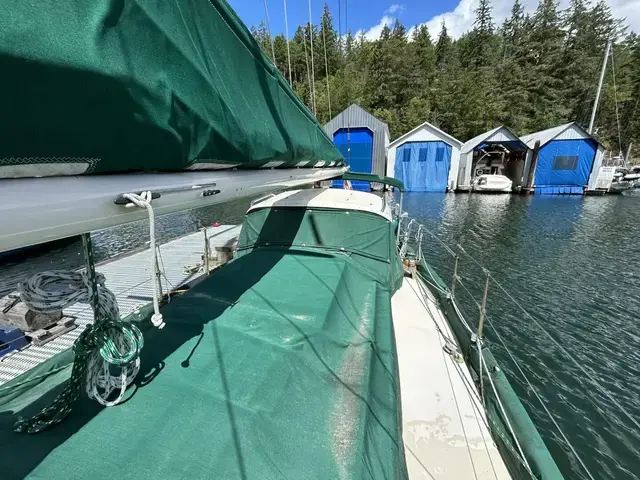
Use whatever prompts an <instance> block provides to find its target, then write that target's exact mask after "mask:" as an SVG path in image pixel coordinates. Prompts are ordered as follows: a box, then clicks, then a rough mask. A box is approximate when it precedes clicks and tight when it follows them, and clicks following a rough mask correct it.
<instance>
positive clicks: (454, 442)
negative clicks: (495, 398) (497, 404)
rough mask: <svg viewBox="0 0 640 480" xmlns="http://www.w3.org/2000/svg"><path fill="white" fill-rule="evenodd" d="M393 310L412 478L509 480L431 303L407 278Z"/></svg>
mask: <svg viewBox="0 0 640 480" xmlns="http://www.w3.org/2000/svg"><path fill="white" fill-rule="evenodd" d="M391 305H392V311H393V325H394V329H395V334H396V344H397V352H398V365H399V373H400V390H401V398H402V422H403V426H402V430H403V440H404V446H405V456H406V460H407V468H408V471H409V478H411V479H425V478H426V479H451V480H461V479H507V478H510V476H509V473H508V471H507V469H506V466H505V465H504V462H503V460H502V458H501V456H500V453H499V452H498V450H497V448H496V446H495V444H494V443H493V440H492V438H491V434H490V433H489V429H488V427H487V423H486V422H487V420H486V417H485V414H484V410H483V408H482V404H481V401H480V398H479V396H478V393H477V390H476V388H475V386H474V384H473V380H472V378H471V374H470V372H469V370H468V368H467V366H466V365H465V363H464V362H462V363H459V362H458V361H456V360H455V359H454V357H453V356H452V355H450V354H449V353H447V352H446V351H445V350H444V346H445V344H446V343H450V344H453V345H456V346H457V343H456V341H455V339H454V336H453V332H452V331H451V329H450V328H449V324H448V323H447V321H446V319H445V318H444V316H443V314H442V312H441V310H440V309H439V307H438V306H437V303H436V300H435V298H434V297H433V296H432V295H431V293H430V292H428V290H426V289H425V288H424V287H423V286H422V285H421V284H419V283H418V282H417V281H416V280H414V279H412V278H405V279H404V281H403V285H402V287H401V288H400V289H399V290H398V291H397V292H396V294H395V295H394V296H393V298H392V300H391Z"/></svg>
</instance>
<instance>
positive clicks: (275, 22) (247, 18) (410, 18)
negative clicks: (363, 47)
mask: <svg viewBox="0 0 640 480" xmlns="http://www.w3.org/2000/svg"><path fill="white" fill-rule="evenodd" d="M230 3H231V6H232V7H233V8H234V9H235V10H236V12H238V14H239V15H240V17H241V18H242V20H243V21H244V22H245V23H246V24H247V25H248V26H251V25H252V24H253V25H256V26H257V25H258V24H259V23H260V22H261V21H262V20H264V18H265V15H264V6H263V1H262V0H230ZM324 4H325V2H323V1H319V0H312V2H311V12H312V15H313V21H314V23H319V21H320V15H321V14H322V9H323V7H324ZM326 4H327V5H328V6H329V9H330V10H331V13H332V14H333V17H334V25H335V28H336V30H337V29H338V0H328V1H327V2H326ZM344 5H345V2H344V0H341V13H342V25H343V26H342V29H343V30H344V29H345V15H344V13H345V12H344ZM456 5H457V2H456V0H443V1H440V2H429V1H425V0H409V1H404V2H402V4H400V3H396V4H393V3H391V2H389V1H388V0H366V1H363V0H347V7H348V8H347V13H348V20H349V28H351V30H352V31H353V32H356V31H358V30H363V31H368V30H370V29H371V28H372V27H374V26H376V25H378V24H379V23H380V20H381V19H382V18H383V17H385V16H388V17H390V18H396V17H397V18H398V19H400V21H401V22H402V23H403V24H405V25H413V24H415V23H425V22H427V21H428V20H430V19H431V18H433V17H435V16H436V15H438V14H440V13H444V12H447V11H449V10H453V9H454V8H455V7H456ZM267 7H268V9H269V20H270V24H271V30H272V32H276V33H284V27H285V24H284V7H283V0H267ZM287 15H288V20H289V30H290V34H291V35H293V30H294V29H295V27H296V26H297V25H300V24H303V23H304V22H307V21H308V20H309V4H308V1H307V0H288V1H287Z"/></svg>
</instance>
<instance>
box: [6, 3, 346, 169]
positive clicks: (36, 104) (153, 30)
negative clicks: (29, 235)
mask: <svg viewBox="0 0 640 480" xmlns="http://www.w3.org/2000/svg"><path fill="white" fill-rule="evenodd" d="M0 71H2V75H1V76H0V104H1V105H2V110H3V114H2V116H0V129H1V130H2V142H0V166H7V165H19V164H30V163H65V162H79V163H83V162H88V163H90V164H91V165H92V166H91V167H90V169H89V171H88V172H87V173H103V172H118V171H133V170H147V171H149V170H157V171H175V170H180V169H183V168H186V167H189V166H190V165H192V164H193V163H203V164H204V163H216V164H231V165H235V164H239V165H240V167H248V168H254V167H258V166H260V165H263V164H265V163H267V162H272V161H276V162H284V164H283V165H282V166H283V167H290V166H292V165H299V166H313V165H319V162H340V163H342V161H343V159H342V156H341V155H340V153H339V152H338V151H337V149H336V148H335V147H334V146H333V143H332V142H331V141H330V139H329V138H328V137H327V135H326V134H325V133H324V131H323V129H322V127H321V125H320V124H319V123H318V121H317V119H315V117H313V115H312V114H311V113H310V112H309V110H308V109H307V108H306V107H305V106H304V105H303V103H302V102H301V101H300V99H299V98H298V97H297V96H296V95H295V93H294V92H293V91H292V90H291V88H290V87H289V85H288V83H287V81H286V80H285V79H284V78H283V77H282V75H281V74H280V73H279V72H278V71H277V69H275V68H274V67H273V65H272V64H271V63H270V61H269V60H268V58H267V57H266V56H265V55H264V54H263V52H262V51H261V49H260V47H259V45H258V44H257V43H256V42H255V41H254V39H253V38H252V36H251V34H250V33H249V31H248V30H247V28H246V27H245V26H244V24H243V23H242V22H241V21H240V19H239V18H238V17H237V15H236V14H235V12H233V10H232V9H231V8H230V7H229V5H228V4H227V3H226V2H225V1H224V0H211V1H209V0H184V1H172V2H167V1H165V0H121V1H114V0H59V1H55V2H53V1H42V0H5V1H4V2H3V4H2V15H0ZM304 162H307V163H304ZM325 165H326V163H325Z"/></svg>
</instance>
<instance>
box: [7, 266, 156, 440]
mask: <svg viewBox="0 0 640 480" xmlns="http://www.w3.org/2000/svg"><path fill="white" fill-rule="evenodd" d="M98 284H99V287H98V296H99V302H98V309H97V312H96V319H95V322H94V323H93V324H91V325H88V326H87V327H86V329H85V330H84V331H83V332H82V333H81V334H80V336H79V337H78V339H77V340H76V341H75V343H74V345H73V351H74V353H75V358H74V361H73V368H72V370H71V379H70V380H69V383H68V384H67V385H66V387H65V389H64V390H63V391H62V392H61V393H60V395H58V396H57V397H56V399H55V400H54V401H53V403H52V404H51V405H49V406H48V407H45V408H44V409H42V410H41V411H40V412H39V413H37V414H36V415H35V416H33V417H32V418H30V419H25V418H20V419H19V420H18V421H17V422H16V423H15V425H14V430H15V431H17V432H28V433H38V432H41V431H43V430H46V429H47V428H50V427H52V426H53V425H56V424H58V423H60V422H61V421H62V420H64V418H65V417H66V416H67V415H68V414H69V412H71V409H72V406H73V404H74V403H75V401H76V400H77V399H78V397H79V396H80V392H81V391H82V385H83V382H84V384H85V387H86V391H87V394H88V395H89V396H90V397H92V398H94V399H96V400H97V401H98V402H99V403H101V404H102V405H107V406H110V405H115V404H116V403H119V402H120V401H121V399H122V397H123V395H124V391H125V389H126V386H127V385H128V384H130V383H131V382H132V381H133V379H134V378H135V376H136V374H137V373H138V370H139V368H140V360H139V357H140V351H141V350H142V347H143V345H144V338H143V336H142V333H141V332H140V330H139V329H138V327H136V326H135V325H133V324H131V323H129V322H125V321H122V320H120V314H119V310H118V304H117V302H116V299H115V295H113V293H112V292H111V291H110V290H109V289H108V288H106V287H105V286H104V277H103V276H101V275H99V276H98ZM54 286H55V288H53V287H54ZM62 287H64V288H62ZM19 291H20V294H21V298H22V299H23V301H24V302H25V303H26V304H27V305H28V306H29V307H30V308H33V307H35V308H33V309H34V310H35V309H38V310H40V311H42V310H47V309H48V310H51V305H55V307H56V308H62V307H63V306H65V305H68V304H73V303H75V302H77V301H88V300H89V298H90V285H89V282H88V279H87V276H86V275H85V274H84V273H71V272H43V273H41V274H36V275H35V276H34V277H32V278H31V279H30V280H29V281H28V282H26V283H24V284H21V285H20V286H19ZM105 362H106V363H105ZM111 366H113V367H116V368H119V369H120V372H121V374H120V375H119V376H114V375H112V374H110V372H109V370H110V367H111ZM117 390H120V393H119V395H118V397H117V398H116V400H115V401H110V400H109V397H110V396H111V394H112V392H113V391H117Z"/></svg>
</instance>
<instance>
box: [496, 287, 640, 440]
mask: <svg viewBox="0 0 640 480" xmlns="http://www.w3.org/2000/svg"><path fill="white" fill-rule="evenodd" d="M489 276H490V277H491V280H493V282H494V283H495V284H496V286H497V287H498V288H499V289H500V290H501V291H502V292H503V293H504V294H505V295H506V296H507V297H508V298H509V299H510V300H511V301H512V302H513V303H514V304H515V305H516V306H517V307H518V308H519V309H520V310H522V313H524V314H525V316H527V317H528V318H529V319H530V320H531V321H533V323H535V324H536V326H537V327H538V328H539V329H540V330H542V331H543V332H544V334H545V335H546V336H547V337H548V338H549V340H551V342H552V343H553V344H554V345H555V346H556V347H557V348H558V349H559V350H560V351H561V352H562V353H564V354H565V356H566V357H567V358H569V359H570V360H571V362H572V363H573V364H574V365H575V366H576V367H577V368H578V369H579V370H580V371H581V372H582V374H583V375H584V376H585V377H587V378H588V379H589V380H590V381H591V382H592V383H593V384H594V385H595V387H596V388H597V389H598V390H600V392H601V393H602V394H603V395H604V396H606V397H607V398H608V399H609V400H610V401H611V402H612V403H613V404H614V405H615V406H616V407H618V409H619V410H620V411H621V412H622V413H623V414H624V415H625V416H626V417H627V418H628V419H629V421H630V422H631V423H633V424H634V425H635V426H636V428H638V429H640V423H639V422H638V421H637V420H636V419H635V418H633V416H632V415H631V414H630V413H629V412H628V411H627V409H626V408H624V407H623V406H622V405H621V404H620V403H619V402H618V401H617V400H616V399H615V398H614V397H613V396H612V395H611V394H610V393H609V392H607V390H606V389H604V388H602V386H601V385H600V384H599V383H598V381H597V380H596V379H595V378H593V375H591V374H590V373H589V372H588V371H587V370H586V369H585V368H584V367H583V366H582V365H580V364H579V363H578V361H577V360H576V359H575V358H574V357H573V355H571V354H570V353H569V352H568V351H567V350H566V349H565V348H564V347H563V346H562V345H561V344H560V342H558V341H557V340H556V339H555V338H554V337H553V335H551V334H550V333H549V332H548V331H547V330H546V329H545V328H543V326H542V325H540V322H538V321H537V320H536V319H535V318H534V317H533V316H532V315H531V314H530V313H529V312H527V311H526V310H525V308H524V307H523V306H522V305H521V304H520V303H519V302H518V301H517V300H516V299H515V298H513V296H512V295H511V294H510V293H509V292H508V291H507V290H505V288H504V287H503V286H502V285H501V284H500V283H498V281H497V280H496V279H495V278H493V276H492V275H489Z"/></svg>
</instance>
